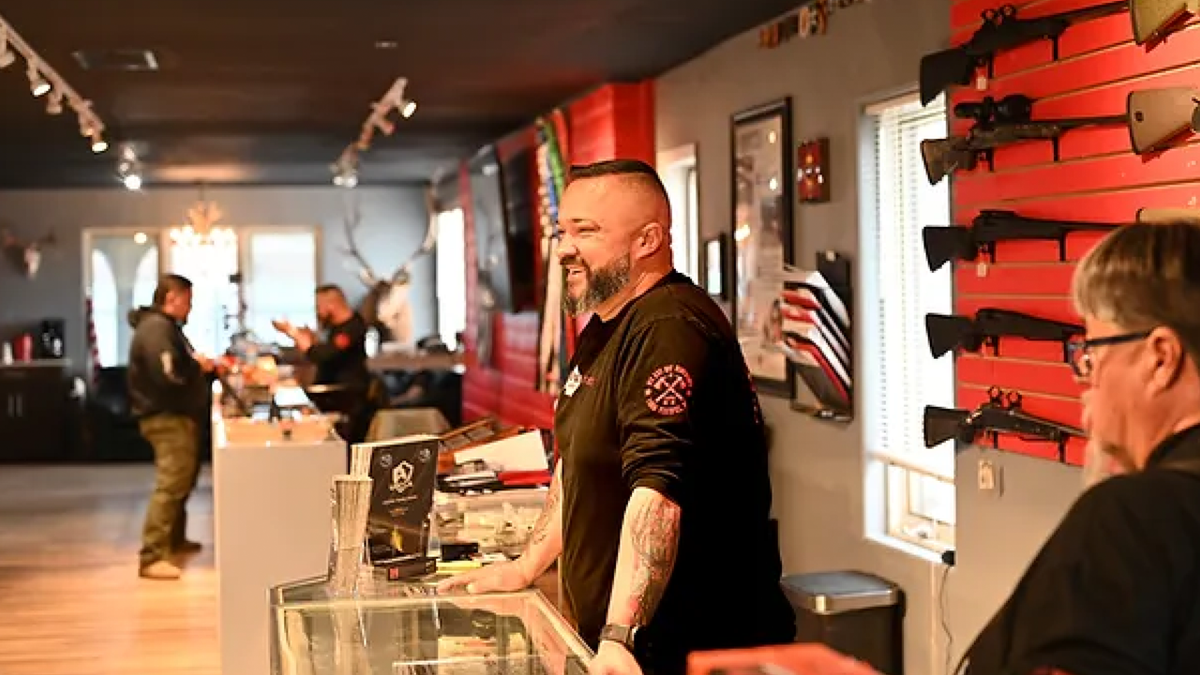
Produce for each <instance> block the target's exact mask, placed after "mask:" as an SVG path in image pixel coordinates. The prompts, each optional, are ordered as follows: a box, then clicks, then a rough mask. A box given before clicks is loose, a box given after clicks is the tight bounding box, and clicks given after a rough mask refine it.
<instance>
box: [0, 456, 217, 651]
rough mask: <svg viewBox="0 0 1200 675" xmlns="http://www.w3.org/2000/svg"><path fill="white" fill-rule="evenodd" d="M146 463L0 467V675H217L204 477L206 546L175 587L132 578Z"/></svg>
mask: <svg viewBox="0 0 1200 675" xmlns="http://www.w3.org/2000/svg"><path fill="white" fill-rule="evenodd" d="M153 480H154V470H153V467H152V466H150V465H120V466H80V467H14V466H0V675H110V674H111V675H218V673H219V672H220V669H219V666H218V655H217V606H216V585H217V576H216V571H215V569H214V567H213V552H212V541H213V536H212V487H211V482H210V479H209V475H208V472H207V469H206V471H205V473H204V475H202V476H201V479H200V485H199V487H198V488H197V490H196V493H195V494H194V495H193V496H192V499H191V501H190V502H189V508H188V517H189V523H188V537H189V538H190V539H193V540H196V541H199V542H201V543H203V544H204V546H205V548H204V551H203V552H202V553H200V554H199V555H196V556H193V557H192V558H191V559H190V560H188V561H186V563H185V569H184V577H183V579H180V580H178V581H151V580H147V579H140V578H138V576H137V552H138V547H139V544H140V540H141V527H142V517H143V515H144V514H145V508H146V500H147V498H148V497H149V494H150V489H151V486H152V485H153Z"/></svg>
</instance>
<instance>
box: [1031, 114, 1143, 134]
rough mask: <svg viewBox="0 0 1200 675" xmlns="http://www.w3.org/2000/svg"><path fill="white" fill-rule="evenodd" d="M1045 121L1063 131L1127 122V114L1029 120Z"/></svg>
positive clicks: (1035, 121) (1033, 122) (1033, 121)
mask: <svg viewBox="0 0 1200 675" xmlns="http://www.w3.org/2000/svg"><path fill="white" fill-rule="evenodd" d="M1039 122H1045V123H1047V124H1056V125H1058V126H1059V127H1061V128H1062V129H1063V130H1064V131H1066V130H1067V129H1078V128H1079V127H1097V126H1109V125H1114V124H1122V125H1124V124H1129V116H1128V115H1104V116H1100V117H1067V118H1065V119H1057V120H1030V123H1032V124H1038V123H1039Z"/></svg>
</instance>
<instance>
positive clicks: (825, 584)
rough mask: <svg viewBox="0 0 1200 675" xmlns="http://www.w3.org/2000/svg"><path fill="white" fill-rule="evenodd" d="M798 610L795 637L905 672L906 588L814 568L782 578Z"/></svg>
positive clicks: (893, 673) (896, 674)
mask: <svg viewBox="0 0 1200 675" xmlns="http://www.w3.org/2000/svg"><path fill="white" fill-rule="evenodd" d="M782 583H783V589H784V591H785V592H786V593H787V595H788V599H789V600H791V603H792V607H793V608H794V609H795V610H796V641H797V642H819V643H822V644H826V645H829V646H830V647H831V648H833V649H835V650H837V651H839V652H841V653H843V654H846V655H847V656H852V657H854V658H856V659H859V660H860V661H866V662H867V663H869V664H871V667H873V668H874V669H875V670H878V671H879V672H880V673H883V674H884V675H903V673H904V639H903V637H904V632H903V630H904V592H903V590H901V588H900V587H899V586H897V585H896V584H894V583H892V582H890V581H888V580H886V579H883V578H880V577H877V576H875V575H873V574H866V573H864V572H851V571H841V572H815V573H811V574H795V575H791V576H787V577H784V578H783V582H782Z"/></svg>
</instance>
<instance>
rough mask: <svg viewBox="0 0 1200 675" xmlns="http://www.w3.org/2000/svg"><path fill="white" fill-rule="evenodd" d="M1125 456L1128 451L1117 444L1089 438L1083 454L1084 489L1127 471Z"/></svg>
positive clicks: (1128, 466)
mask: <svg viewBox="0 0 1200 675" xmlns="http://www.w3.org/2000/svg"><path fill="white" fill-rule="evenodd" d="M1126 457H1128V453H1127V452H1125V449H1124V448H1122V447H1120V446H1118V445H1114V444H1112V443H1108V442H1106V441H1102V440H1099V439H1089V440H1088V443H1087V448H1086V449H1085V450H1084V455H1083V487H1084V489H1085V490H1086V489H1087V488H1090V487H1092V486H1093V485H1095V484H1096V483H1100V482H1103V481H1105V480H1107V479H1109V478H1112V477H1113V476H1119V475H1121V474H1123V473H1126V472H1128V471H1129V470H1130V468H1131V466H1130V465H1129V464H1128V461H1127V460H1126Z"/></svg>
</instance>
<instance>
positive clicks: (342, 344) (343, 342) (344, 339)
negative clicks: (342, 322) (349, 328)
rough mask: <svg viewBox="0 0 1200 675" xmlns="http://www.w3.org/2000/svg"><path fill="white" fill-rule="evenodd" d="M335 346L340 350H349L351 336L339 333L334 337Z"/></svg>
mask: <svg viewBox="0 0 1200 675" xmlns="http://www.w3.org/2000/svg"><path fill="white" fill-rule="evenodd" d="M333 346H334V347H337V348H338V349H349V348H350V336H349V335H346V334H345V333H338V334H337V335H335V336H333Z"/></svg>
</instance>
